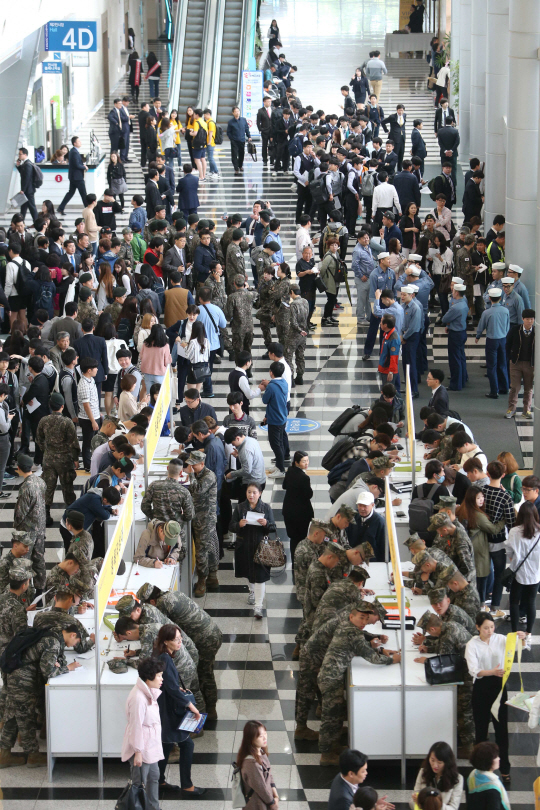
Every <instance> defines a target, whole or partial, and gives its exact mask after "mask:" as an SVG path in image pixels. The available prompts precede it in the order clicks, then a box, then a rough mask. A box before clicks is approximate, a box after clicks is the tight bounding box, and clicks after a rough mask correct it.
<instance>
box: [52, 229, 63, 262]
mask: <svg viewBox="0 0 540 810" xmlns="http://www.w3.org/2000/svg"><path fill="white" fill-rule="evenodd" d="M65 238H66V232H65V231H64V230H62V228H55V229H54V231H51V235H50V237H49V253H50V254H51V255H52V256H59V257H60V259H63V257H64V255H65V251H64V240H65Z"/></svg>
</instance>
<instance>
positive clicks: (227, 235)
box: [219, 226, 249, 268]
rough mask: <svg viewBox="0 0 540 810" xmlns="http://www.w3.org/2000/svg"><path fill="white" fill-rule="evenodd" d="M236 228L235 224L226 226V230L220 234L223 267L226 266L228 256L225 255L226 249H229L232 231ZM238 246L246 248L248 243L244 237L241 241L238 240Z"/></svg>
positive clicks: (244, 249)
mask: <svg viewBox="0 0 540 810" xmlns="http://www.w3.org/2000/svg"><path fill="white" fill-rule="evenodd" d="M236 229H237V228H236V226H235V227H230V228H226V230H225V231H224V232H223V235H222V237H221V239H220V240H219V243H220V245H221V255H222V256H223V265H224V267H225V268H226V267H227V258H228V257H227V251H228V250H229V247H230V246H231V243H232V235H233V231H235V230H236ZM235 247H236V245H235ZM238 247H239V248H240V250H242V251H246V250H247V249H248V247H249V245H248V243H247V242H246V240H245V239H242V241H241V242H240V245H239V246H238Z"/></svg>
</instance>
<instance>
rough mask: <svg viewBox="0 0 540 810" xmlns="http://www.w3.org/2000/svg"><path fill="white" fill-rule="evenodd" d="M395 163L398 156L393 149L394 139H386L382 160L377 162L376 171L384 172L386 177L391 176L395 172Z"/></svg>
mask: <svg viewBox="0 0 540 810" xmlns="http://www.w3.org/2000/svg"><path fill="white" fill-rule="evenodd" d="M397 164H398V156H397V154H396V152H395V150H394V141H391V140H388V141H386V144H385V152H384V153H383V158H382V162H379V169H378V171H380V172H386V173H387V175H388V177H393V176H394V174H395V173H396V168H397Z"/></svg>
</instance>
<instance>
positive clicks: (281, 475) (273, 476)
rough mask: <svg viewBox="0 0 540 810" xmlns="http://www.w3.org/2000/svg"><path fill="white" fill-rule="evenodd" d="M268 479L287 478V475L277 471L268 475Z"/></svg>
mask: <svg viewBox="0 0 540 810" xmlns="http://www.w3.org/2000/svg"><path fill="white" fill-rule="evenodd" d="M268 478H274V479H275V478H285V473H284V472H281V470H278V469H275V470H274V471H273V472H271V473H270V474H269V475H268Z"/></svg>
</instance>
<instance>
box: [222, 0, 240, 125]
mask: <svg viewBox="0 0 540 810" xmlns="http://www.w3.org/2000/svg"><path fill="white" fill-rule="evenodd" d="M224 1H225V15H224V21H223V37H222V45H221V66H220V73H219V92H218V103H217V117H216V120H217V123H218V124H221V126H223V125H224V124H227V121H228V120H229V119H230V117H231V107H233V105H234V104H237V103H238V101H239V99H238V97H237V95H238V71H239V69H240V58H241V57H240V51H241V44H242V21H243V6H244V0H224Z"/></svg>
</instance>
